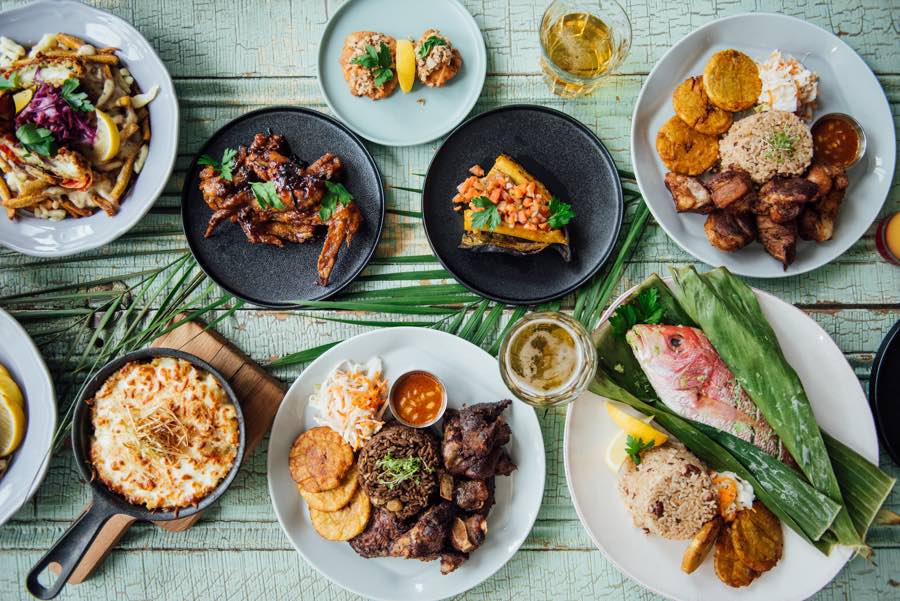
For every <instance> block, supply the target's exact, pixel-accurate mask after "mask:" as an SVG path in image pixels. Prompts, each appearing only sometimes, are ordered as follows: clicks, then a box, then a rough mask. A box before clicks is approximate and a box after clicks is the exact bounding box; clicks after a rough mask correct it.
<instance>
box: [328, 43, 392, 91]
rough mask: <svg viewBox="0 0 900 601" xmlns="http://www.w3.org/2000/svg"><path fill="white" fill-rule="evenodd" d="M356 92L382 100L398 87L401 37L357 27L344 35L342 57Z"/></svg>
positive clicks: (348, 83)
mask: <svg viewBox="0 0 900 601" xmlns="http://www.w3.org/2000/svg"><path fill="white" fill-rule="evenodd" d="M339 62H340V63H341V69H342V70H343V72H344V79H345V80H347V85H348V86H349V87H350V93H351V94H353V95H354V96H367V97H368V98H371V99H372V100H381V99H382V98H387V97H388V96H390V95H391V94H393V92H394V90H395V89H397V82H398V80H397V65H396V62H397V41H396V40H395V39H394V38H392V37H391V36H389V35H387V34H384V33H379V32H377V31H354V32H353V33H351V34H350V35H348V36H347V37H346V38H344V48H343V49H342V50H341V57H340V59H339Z"/></svg>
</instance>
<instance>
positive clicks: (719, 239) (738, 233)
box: [703, 211, 756, 252]
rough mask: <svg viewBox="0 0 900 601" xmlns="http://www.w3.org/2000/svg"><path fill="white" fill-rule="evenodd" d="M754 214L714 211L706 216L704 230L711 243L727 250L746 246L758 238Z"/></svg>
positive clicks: (731, 250) (730, 250)
mask: <svg viewBox="0 0 900 601" xmlns="http://www.w3.org/2000/svg"><path fill="white" fill-rule="evenodd" d="M753 221H754V219H753V215H748V214H746V213H738V214H735V213H732V212H730V211H714V212H712V213H710V214H709V216H708V217H707V218H706V223H704V224H703V230H704V231H705V232H706V237H707V238H708V239H709V243H710V244H712V245H713V246H715V247H716V248H718V249H719V250H724V251H726V252H733V251H736V250H738V249H741V248H744V247H745V246H747V245H748V244H750V243H751V242H753V240H754V239H756V226H755V224H754V223H753Z"/></svg>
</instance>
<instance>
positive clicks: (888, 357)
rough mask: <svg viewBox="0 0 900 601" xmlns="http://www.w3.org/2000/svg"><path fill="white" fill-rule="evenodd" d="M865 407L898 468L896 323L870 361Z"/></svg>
mask: <svg viewBox="0 0 900 601" xmlns="http://www.w3.org/2000/svg"><path fill="white" fill-rule="evenodd" d="M869 404H870V405H871V406H872V413H874V415H875V424H876V426H878V434H879V436H881V444H883V445H884V448H885V449H886V450H887V452H888V454H889V455H890V456H891V458H892V459H893V460H894V463H896V464H897V465H900V321H897V323H895V324H894V327H892V328H891V329H890V331H889V332H888V335H887V336H885V338H884V341H883V342H882V343H881V347H880V348H879V349H878V354H876V355H875V360H874V361H873V362H872V373H871V374H870V376H869Z"/></svg>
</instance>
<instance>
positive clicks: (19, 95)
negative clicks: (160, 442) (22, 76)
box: [13, 88, 34, 115]
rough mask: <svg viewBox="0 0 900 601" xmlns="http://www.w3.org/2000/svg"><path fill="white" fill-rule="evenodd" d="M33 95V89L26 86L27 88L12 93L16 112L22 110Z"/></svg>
mask: <svg viewBox="0 0 900 601" xmlns="http://www.w3.org/2000/svg"><path fill="white" fill-rule="evenodd" d="M32 96H34V90H32V89H31V88H28V89H27V90H22V91H21V92H16V93H15V94H13V102H14V103H15V105H16V114H17V115H18V114H19V113H21V112H22V109H23V108H25V107H26V106H28V103H29V102H31V97H32Z"/></svg>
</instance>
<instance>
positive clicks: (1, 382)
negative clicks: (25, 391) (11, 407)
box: [0, 364, 25, 407]
mask: <svg viewBox="0 0 900 601" xmlns="http://www.w3.org/2000/svg"><path fill="white" fill-rule="evenodd" d="M0 397H3V398H6V399H7V400H8V401H9V402H11V403H15V404H17V405H18V406H19V407H22V406H24V404H25V399H24V398H22V391H21V390H20V389H19V386H18V384H16V382H15V380H13V379H12V376H11V375H9V372H8V371H7V370H6V367H4V366H3V365H2V364H0Z"/></svg>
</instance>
